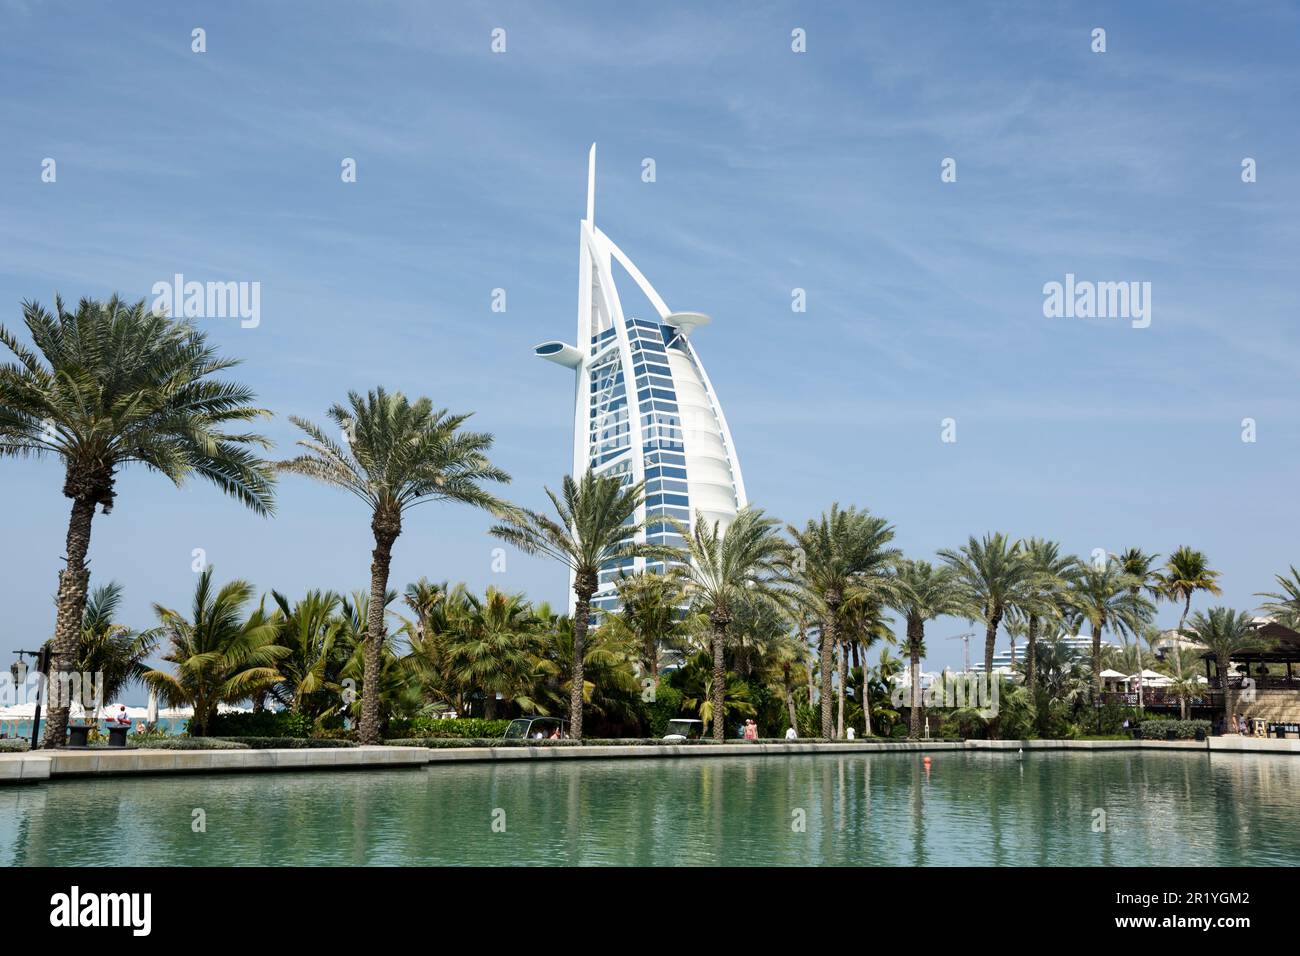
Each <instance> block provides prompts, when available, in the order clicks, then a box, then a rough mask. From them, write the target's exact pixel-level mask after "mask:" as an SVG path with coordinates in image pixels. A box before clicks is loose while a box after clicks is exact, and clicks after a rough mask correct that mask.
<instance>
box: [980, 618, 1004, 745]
mask: <svg viewBox="0 0 1300 956" xmlns="http://www.w3.org/2000/svg"><path fill="white" fill-rule="evenodd" d="M1000 623H1002V608H1000V607H995V608H994V609H993V613H992V614H990V615H989V618H988V623H987V626H986V627H985V629H984V673H985V676H986V678H987V679H988V681H989V683H990V684H992V683H993V648H994V646H995V645H996V644H997V640H998V625H999V624H1000ZM989 693H990V694H992V688H991V687H990V689H989ZM999 736H1000V735H999V733H998V718H997V716H996V715H995V716H994V717H992V718H991V719H990V720H989V739H991V740H997V739H998V737H999Z"/></svg>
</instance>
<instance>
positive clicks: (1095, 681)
mask: <svg viewBox="0 0 1300 956" xmlns="http://www.w3.org/2000/svg"><path fill="white" fill-rule="evenodd" d="M1100 703H1101V625H1099V624H1093V625H1092V706H1093V707H1094V708H1095V707H1096V706H1097V705H1098V704H1100Z"/></svg>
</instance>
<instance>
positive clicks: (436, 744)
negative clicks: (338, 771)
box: [384, 737, 882, 750]
mask: <svg viewBox="0 0 1300 956" xmlns="http://www.w3.org/2000/svg"><path fill="white" fill-rule="evenodd" d="M869 739H875V738H869ZM744 742H745V741H743V740H738V739H735V738H732V739H730V740H724V741H723V743H724V744H743V743H744ZM862 742H863V741H861V740H855V741H847V740H821V739H818V738H809V739H807V740H796V741H787V740H786V739H785V738H784V737H768V738H764V739H762V740H760V741H759V743H765V744H784V743H801V744H826V743H862ZM877 742H882V741H880V740H877ZM384 743H385V744H386V745H387V746H389V747H428V748H430V749H432V750H445V749H454V748H457V747H660V746H665V747H666V746H676V747H708V746H713V745H715V744H716V743H717V741H715V740H713V739H712V738H708V739H705V740H684V741H683V740H679V741H674V742H673V743H672V744H665V743H664V741H663V740H661V739H659V738H658V737H617V738H604V739H601V738H595V737H590V738H587V739H584V740H501V739H498V738H493V739H487V738H472V737H405V738H394V739H392V740H385V741H384Z"/></svg>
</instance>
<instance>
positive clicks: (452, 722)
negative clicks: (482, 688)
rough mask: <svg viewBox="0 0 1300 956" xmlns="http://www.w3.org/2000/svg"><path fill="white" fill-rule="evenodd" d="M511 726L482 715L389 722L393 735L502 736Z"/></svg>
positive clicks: (407, 718)
mask: <svg viewBox="0 0 1300 956" xmlns="http://www.w3.org/2000/svg"><path fill="white" fill-rule="evenodd" d="M509 726H510V721H508V720H484V719H482V718H481V717H455V718H451V719H448V718H443V717H397V718H394V719H393V720H391V721H389V723H388V734H389V736H391V737H397V738H411V737H430V738H433V737H444V738H455V737H477V738H483V739H489V738H493V737H500V736H501V735H502V734H504V733H505V732H506V728H507V727H509Z"/></svg>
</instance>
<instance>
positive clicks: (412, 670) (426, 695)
mask: <svg viewBox="0 0 1300 956" xmlns="http://www.w3.org/2000/svg"><path fill="white" fill-rule="evenodd" d="M402 600H403V602H404V603H405V604H406V606H407V607H408V608H410V609H411V610H413V611H414V612H415V614H416V619H415V621H408V622H406V624H405V625H404V626H403V630H405V631H406V635H407V641H408V643H409V644H410V648H411V653H410V654H409V655H407V657H406V658H405V661H404V666H405V667H406V668H407V670H408V673H409V675H410V677H411V679H412V681H413V683H414V684H416V685H417V686H418V687H419V688H420V692H421V697H422V701H423V704H424V706H425V707H426V708H433V709H434V710H447V709H449V708H450V709H452V710H455V711H456V712H457V713H458V714H464V713H465V712H466V703H467V702H466V694H467V693H468V692H470V691H472V690H473V688H472V687H469V686H468V685H466V684H464V683H463V682H462V681H460V680H459V679H458V678H457V676H456V674H455V673H454V671H453V668H452V665H451V659H450V654H449V647H450V645H451V643H452V641H453V640H455V639H456V638H457V636H458V635H460V634H463V633H465V632H466V631H468V630H469V628H470V620H471V618H472V617H473V606H472V604H471V600H470V594H469V592H468V591H467V590H466V588H465V585H464V584H457V585H456V586H455V587H452V586H450V585H449V584H448V583H447V582H446V581H443V582H442V583H441V584H433V583H431V582H430V581H429V580H428V579H426V578H421V579H420V580H419V581H416V582H415V583H414V584H408V585H407V587H406V593H405V595H404V596H403V599H402Z"/></svg>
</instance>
